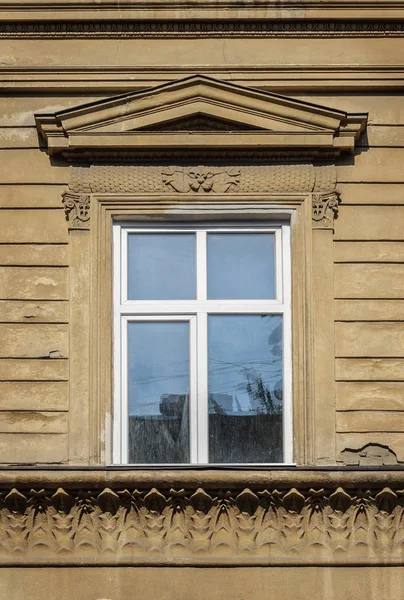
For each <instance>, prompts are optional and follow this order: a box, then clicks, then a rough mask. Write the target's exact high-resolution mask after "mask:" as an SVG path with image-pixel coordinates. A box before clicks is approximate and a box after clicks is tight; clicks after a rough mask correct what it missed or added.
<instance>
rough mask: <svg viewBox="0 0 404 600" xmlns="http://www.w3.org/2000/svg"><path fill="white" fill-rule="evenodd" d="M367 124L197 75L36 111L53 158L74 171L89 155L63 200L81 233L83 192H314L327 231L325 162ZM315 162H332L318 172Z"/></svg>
mask: <svg viewBox="0 0 404 600" xmlns="http://www.w3.org/2000/svg"><path fill="white" fill-rule="evenodd" d="M167 99H171V100H170V101H169V102H168V100H167ZM218 105H220V111H218V109H217V106H218ZM201 115H202V116H201ZM252 115H254V118H252ZM366 120H367V116H366V115H365V114H348V113H346V112H344V111H341V110H335V109H332V108H329V107H324V106H319V105H313V104H310V103H305V102H301V101H296V100H294V99H293V98H289V97H286V96H280V95H278V94H272V93H270V92H266V91H262V90H256V89H252V88H246V87H243V86H239V85H235V84H233V83H229V82H225V81H219V80H216V79H213V78H210V77H206V76H203V75H198V74H196V75H193V76H191V77H187V78H184V79H180V80H178V81H174V82H170V83H168V84H165V85H164V86H156V87H154V88H149V89H146V90H137V91H134V92H130V93H128V94H124V95H122V96H118V97H116V98H112V99H111V98H109V99H106V100H105V101H102V102H95V103H93V104H88V105H86V106H84V107H83V106H78V107H75V108H71V109H68V110H66V111H59V112H57V113H55V114H53V115H49V114H46V115H36V124H37V128H38V131H39V133H40V135H41V136H42V138H43V141H44V143H45V145H46V147H47V151H48V153H49V154H50V155H55V156H57V157H58V158H59V159H60V158H64V159H68V160H69V161H71V163H72V164H73V165H79V164H80V161H82V160H83V156H84V157H85V159H86V166H85V168H81V169H80V167H78V168H77V170H76V171H75V167H74V166H73V167H72V169H71V175H72V177H71V181H70V185H69V192H68V193H67V194H65V197H64V200H63V202H64V205H65V211H66V216H67V218H68V220H69V223H70V226H71V227H72V228H88V225H89V203H90V197H89V195H88V194H97V193H125V194H128V193H135V194H136V193H143V192H148V193H151V194H162V195H163V194H174V193H176V194H189V195H192V194H200V195H204V194H210V195H215V194H218V195H219V194H238V193H240V194H249V193H275V194H276V193H278V192H280V193H288V192H293V193H298V194H302V195H303V194H310V193H315V194H321V197H320V196H315V198H314V199H313V222H314V224H315V227H322V228H332V224H333V217H334V215H335V214H336V211H337V207H338V200H337V196H336V194H335V192H334V190H335V184H336V181H335V180H336V176H335V166H333V164H332V163H333V162H334V161H335V159H336V158H338V157H339V156H340V155H341V154H344V153H349V154H352V153H353V151H354V148H355V144H356V142H357V140H358V138H359V136H360V135H361V133H362V132H363V131H364V129H365V126H366ZM212 123H213V124H214V125H212ZM193 128H194V129H193ZM83 131H84V134H83ZM100 136H101V137H100ZM100 139H102V144H100V142H99V140H100ZM320 160H321V161H322V162H325V161H326V162H327V163H328V164H329V166H328V167H326V166H321V167H320V166H315V165H316V164H318V162H319V161H320ZM168 161H170V163H171V164H174V165H175V166H164V165H166V164H167V162H168ZM200 161H203V162H202V165H201V162H200ZM215 161H216V163H215ZM228 165H230V166H228ZM238 165H242V166H238ZM78 180H80V184H78V183H79V182H78Z"/></svg>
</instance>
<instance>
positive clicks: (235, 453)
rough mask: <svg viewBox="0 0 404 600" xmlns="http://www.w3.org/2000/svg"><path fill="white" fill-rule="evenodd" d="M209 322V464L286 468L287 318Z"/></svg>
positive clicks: (230, 317) (214, 317) (252, 317)
mask: <svg viewBox="0 0 404 600" xmlns="http://www.w3.org/2000/svg"><path fill="white" fill-rule="evenodd" d="M208 319H209V320H208V359H209V363H208V365H209V368H208V377H209V397H208V400H209V461H210V462H213V463H277V462H282V460H283V452H282V393H283V383H282V364H283V350H282V338H283V332H282V316H281V315H211V316H209V317H208Z"/></svg>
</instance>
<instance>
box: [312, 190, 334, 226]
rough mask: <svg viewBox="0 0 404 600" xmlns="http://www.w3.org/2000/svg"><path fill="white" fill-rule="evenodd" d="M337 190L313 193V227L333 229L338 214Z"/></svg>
mask: <svg viewBox="0 0 404 600" xmlns="http://www.w3.org/2000/svg"><path fill="white" fill-rule="evenodd" d="M338 203H339V195H338V194H337V192H331V193H328V194H313V226H314V228H315V229H333V227H334V218H335V217H336V216H337V214H338Z"/></svg>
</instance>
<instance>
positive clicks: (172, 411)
mask: <svg viewBox="0 0 404 600" xmlns="http://www.w3.org/2000/svg"><path fill="white" fill-rule="evenodd" d="M188 398H189V396H188V395H187V394H163V395H162V396H161V397H160V405H159V407H160V413H161V414H162V415H163V416H164V417H181V415H182V413H183V411H184V404H185V402H188Z"/></svg>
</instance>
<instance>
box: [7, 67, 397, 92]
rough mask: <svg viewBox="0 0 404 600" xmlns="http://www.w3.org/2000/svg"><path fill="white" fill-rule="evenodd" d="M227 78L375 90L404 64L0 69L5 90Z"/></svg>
mask: <svg viewBox="0 0 404 600" xmlns="http://www.w3.org/2000/svg"><path fill="white" fill-rule="evenodd" d="M195 72H198V73H200V74H202V75H206V76H208V77H216V78H218V79H221V80H223V81H231V82H232V83H235V84H237V85H244V86H247V87H254V88H257V89H261V90H271V91H276V92H288V91H291V92H293V91H305V90H311V91H327V90H331V91H332V90H338V91H341V90H344V91H353V90H362V91H363V90H369V91H370V90H374V91H384V92H386V91H393V90H402V89H403V87H404V65H394V66H391V65H368V66H364V65H357V64H343V65H321V66H310V65H305V64H300V65H299V64H294V65H285V64H280V65H272V66H264V65H243V66H242V67H241V66H240V65H232V64H228V65H216V66H206V65H182V66H172V65H159V66H157V67H153V66H148V65H144V66H137V67H122V66H120V65H114V66H108V67H106V66H97V65H95V66H89V67H83V66H69V67H62V66H57V67H54V66H43V67H41V66H37V67H15V68H10V67H6V68H4V67H3V68H1V67H0V89H1V90H2V91H3V92H6V91H9V92H17V91H27V92H36V91H38V92H42V91H43V90H46V91H48V92H50V91H57V92H58V93H61V91H64V92H66V93H71V92H73V91H76V92H84V91H85V92H86V93H91V92H94V93H102V92H109V93H113V92H115V93H119V92H121V93H122V92H127V91H132V90H141V89H145V88H147V87H153V86H157V85H160V84H163V83H167V82H169V81H174V80H177V79H181V78H183V77H187V76H190V75H193V74H194V73H195Z"/></svg>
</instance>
